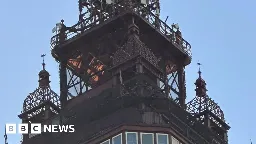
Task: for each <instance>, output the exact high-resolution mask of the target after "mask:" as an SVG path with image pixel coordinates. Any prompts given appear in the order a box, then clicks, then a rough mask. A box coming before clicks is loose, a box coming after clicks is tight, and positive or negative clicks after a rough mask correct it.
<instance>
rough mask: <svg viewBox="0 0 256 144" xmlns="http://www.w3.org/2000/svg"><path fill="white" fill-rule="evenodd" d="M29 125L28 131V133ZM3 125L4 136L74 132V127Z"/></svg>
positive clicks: (33, 124) (32, 124)
mask: <svg viewBox="0 0 256 144" xmlns="http://www.w3.org/2000/svg"><path fill="white" fill-rule="evenodd" d="M29 125H30V131H29ZM29 125H28V124H26V123H23V124H18V125H17V124H5V127H6V134H16V133H17V131H18V133H19V134H29V133H30V134H41V133H42V132H53V133H54V132H55V133H57V132H70V133H72V132H75V128H74V127H75V126H74V125H42V124H40V123H31V124H29Z"/></svg>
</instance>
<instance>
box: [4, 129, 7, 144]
mask: <svg viewBox="0 0 256 144" xmlns="http://www.w3.org/2000/svg"><path fill="white" fill-rule="evenodd" d="M4 131H5V132H4V144H8V142H7V139H8V137H7V134H6V126H5V129H4Z"/></svg>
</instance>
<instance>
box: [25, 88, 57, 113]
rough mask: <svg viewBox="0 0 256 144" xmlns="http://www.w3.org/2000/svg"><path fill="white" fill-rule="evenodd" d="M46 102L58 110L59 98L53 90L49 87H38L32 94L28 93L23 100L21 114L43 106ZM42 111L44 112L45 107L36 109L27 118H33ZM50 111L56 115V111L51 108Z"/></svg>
mask: <svg viewBox="0 0 256 144" xmlns="http://www.w3.org/2000/svg"><path fill="white" fill-rule="evenodd" d="M47 101H50V102H52V103H53V104H54V105H56V106H57V107H59V108H60V102H59V96H58V95H57V94H56V93H55V92H54V91H53V90H51V88H50V86H47V87H39V88H37V89H36V90H35V91H34V92H32V93H30V94H29V95H28V96H27V98H26V99H25V100H24V103H23V112H27V111H29V110H31V109H33V108H36V107H37V106H40V104H43V103H44V102H47ZM43 110H45V107H41V108H40V109H36V110H35V111H34V112H32V113H31V114H28V117H33V116H35V115H37V114H39V113H40V112H42V111H43ZM51 110H52V112H54V113H57V111H56V110H54V109H52V108H51Z"/></svg>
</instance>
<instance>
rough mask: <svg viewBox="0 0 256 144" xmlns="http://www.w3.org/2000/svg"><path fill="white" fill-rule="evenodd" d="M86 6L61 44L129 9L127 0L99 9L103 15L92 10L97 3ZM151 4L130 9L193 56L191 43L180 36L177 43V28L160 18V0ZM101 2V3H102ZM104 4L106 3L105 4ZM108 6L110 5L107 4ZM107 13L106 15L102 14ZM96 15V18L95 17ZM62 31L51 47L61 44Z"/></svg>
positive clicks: (137, 5)
mask: <svg viewBox="0 0 256 144" xmlns="http://www.w3.org/2000/svg"><path fill="white" fill-rule="evenodd" d="M85 3H86V6H90V7H88V8H86V12H85V13H84V14H83V18H81V19H80V21H79V22H78V23H77V24H75V25H74V26H71V27H69V28H67V29H66V30H65V35H66V39H65V41H64V42H62V43H61V44H64V43H65V42H67V41H70V40H72V39H74V38H76V37H79V36H80V35H81V34H82V33H83V32H85V31H87V30H89V29H91V28H93V27H95V26H96V25H99V24H101V23H102V22H104V21H106V20H109V19H110V18H112V17H115V16H117V15H119V14H121V13H122V12H124V11H127V9H124V7H126V6H127V5H126V1H124V0H120V1H118V2H117V3H113V4H111V8H112V9H113V10H110V9H109V8H103V9H109V11H108V12H103V11H102V10H103V9H102V10H101V11H102V12H100V11H98V12H97V13H99V14H100V15H101V16H97V15H98V14H95V13H92V11H96V10H98V8H97V7H98V6H95V4H96V3H98V2H95V4H93V3H90V4H89V2H88V1H85ZM150 3H151V4H148V5H146V6H144V5H141V4H134V5H132V8H130V9H129V11H133V12H134V13H136V14H138V15H139V16H141V17H142V18H143V19H144V20H146V21H148V22H149V24H151V26H152V27H154V28H155V29H156V30H157V31H159V32H160V33H162V34H163V35H164V36H165V37H166V38H167V39H169V40H170V41H172V42H173V43H174V44H175V45H176V46H177V47H178V48H180V50H182V51H184V52H185V53H186V54H187V55H188V56H190V57H192V54H191V46H190V44H189V43H188V42H187V41H186V40H184V39H183V38H179V39H180V40H179V43H177V40H176V36H175V33H176V30H175V29H173V28H171V27H169V26H168V25H167V24H166V23H165V22H163V21H162V20H160V19H159V12H156V11H158V10H157V9H156V8H155V7H156V5H159V2H157V1H153V0H150ZM100 4H101V3H100ZM103 5H104V4H103ZM106 7H108V6H106ZM92 9H94V10H92ZM102 15H105V16H102ZM93 17H94V18H93ZM60 35H61V34H60V33H58V34H56V35H55V36H53V37H52V38H51V47H52V48H53V49H54V48H55V46H57V45H59V44H60V40H59V37H60Z"/></svg>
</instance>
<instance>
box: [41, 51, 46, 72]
mask: <svg viewBox="0 0 256 144" xmlns="http://www.w3.org/2000/svg"><path fill="white" fill-rule="evenodd" d="M45 56H46V54H42V55H41V57H42V58H43V63H42V65H43V70H45V63H44V57H45Z"/></svg>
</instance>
